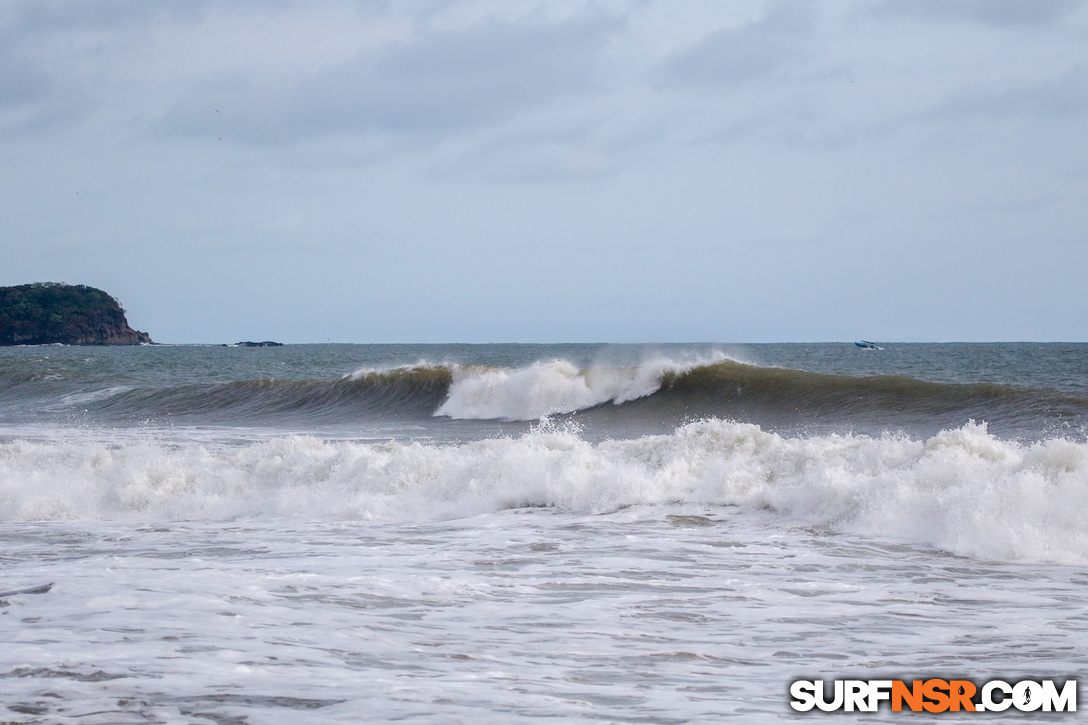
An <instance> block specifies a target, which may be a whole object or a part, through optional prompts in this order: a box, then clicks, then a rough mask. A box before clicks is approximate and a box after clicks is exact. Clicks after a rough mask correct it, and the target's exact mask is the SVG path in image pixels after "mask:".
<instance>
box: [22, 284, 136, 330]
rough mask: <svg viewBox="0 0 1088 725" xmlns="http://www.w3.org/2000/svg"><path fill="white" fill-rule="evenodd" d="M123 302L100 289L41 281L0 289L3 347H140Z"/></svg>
mask: <svg viewBox="0 0 1088 725" xmlns="http://www.w3.org/2000/svg"><path fill="white" fill-rule="evenodd" d="M150 342H151V337H150V336H149V335H148V334H147V333H146V332H140V331H139V330H133V329H132V328H131V327H129V326H128V320H126V319H125V311H124V310H123V309H121V305H120V303H118V302H117V300H115V299H114V298H113V297H111V296H109V295H108V294H106V293H105V292H103V291H102V290H100V289H95V288H94V287H88V286H86V285H82V284H77V285H69V284H59V283H56V282H38V283H35V284H22V285H17V286H15V287H0V345H51V344H55V343H61V344H63V345H140V344H144V343H150Z"/></svg>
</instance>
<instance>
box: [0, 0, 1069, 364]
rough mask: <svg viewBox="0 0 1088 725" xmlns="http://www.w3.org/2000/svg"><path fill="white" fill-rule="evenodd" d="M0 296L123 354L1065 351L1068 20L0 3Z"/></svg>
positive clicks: (688, 1)
mask: <svg viewBox="0 0 1088 725" xmlns="http://www.w3.org/2000/svg"><path fill="white" fill-rule="evenodd" d="M0 194H2V197H3V201H2V202H0V222H2V237H0V245H2V246H0V253H2V260H3V262H2V264H0V285H10V284H22V283H26V282H36V281H56V282H69V283H73V284H76V283H81V284H88V285H92V286H95V287H100V288H102V289H105V290H106V291H107V292H109V293H111V294H113V295H114V296H116V297H117V298H119V299H120V300H121V302H122V304H123V305H124V306H125V308H126V310H127V311H128V317H129V322H130V323H131V324H132V325H133V326H134V327H136V328H138V329H141V330H146V331H148V332H150V333H151V335H152V337H153V338H154V339H155V340H156V341H158V342H179V343H180V342H235V341H238V340H244V339H251V340H262V339H273V340H280V341H283V342H325V341H329V340H331V341H333V342H506V341H525V342H534V341H541V342H550V341H605V342H637V341H649V342H654V341H661V342H664V341H721V342H765V341H766V342H770V341H821V340H827V341H833V340H842V341H848V340H853V339H857V338H866V339H875V340H882V341H895V340H899V341H912V340H926V341H930V340H932V341H950V340H1075V341H1084V340H1088V281H1086V276H1088V3H1083V2H1078V1H1077V0H1047V1H1046V2H1041V1H1040V0H867V1H863V0H827V1H809V0H781V1H767V0H751V1H739V0H738V1H729V2H725V1H723V0H705V1H696V0H679V1H678V0H646V1H645V2H637V1H630V2H609V1H607V0H594V1H584V2H583V1H579V0H569V1H562V0H548V1H546V2H543V1H542V2H533V1H528V0H526V1H520V0H496V1H494V2H486V1H476V0H466V1H464V2H444V1H441V0H417V1H412V0H395V1H394V0H388V1H380V0H372V1H371V0H355V1H348V0H342V1H340V0H157V1H155V2H148V1H147V0H0Z"/></svg>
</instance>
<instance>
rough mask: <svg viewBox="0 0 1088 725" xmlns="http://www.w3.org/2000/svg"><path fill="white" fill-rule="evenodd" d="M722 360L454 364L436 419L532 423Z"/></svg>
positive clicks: (644, 392) (642, 392) (654, 386)
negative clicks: (634, 363)
mask: <svg viewBox="0 0 1088 725" xmlns="http://www.w3.org/2000/svg"><path fill="white" fill-rule="evenodd" d="M724 359H726V358H725V357H724V356H721V355H719V356H715V358H713V359H710V360H696V361H692V362H690V363H680V362H675V361H672V360H665V359H661V360H654V361H650V362H645V363H643V364H641V365H639V366H637V367H629V368H616V367H598V366H593V367H588V368H578V367H576V366H575V365H573V364H572V363H570V362H568V361H566V360H550V361H546V362H536V363H533V364H532V365H530V366H528V367H523V368H515V369H510V368H495V367H478V366H466V365H455V366H452V368H451V371H452V381H451V384H450V390H449V394H448V395H447V396H446V400H445V402H444V403H442V405H441V406H440V407H439V408H438V410H437V411H435V415H436V416H445V417H448V418H455V419H463V420H464V419H471V420H507V421H519V420H520V421H527V420H537V419H539V418H541V417H546V416H549V415H561V414H565V413H574V412H576V411H579V410H586V409H588V408H594V407H596V406H599V405H604V404H605V403H612V404H614V405H621V404H623V403H627V402H629V401H632V400H637V399H639V398H645V397H648V396H650V395H653V394H654V393H656V392H657V391H658V390H660V389H661V385H662V383H663V381H664V380H665V379H666V376H677V375H681V374H683V373H685V372H687V371H690V370H693V369H695V368H698V367H701V366H704V365H710V364H714V363H716V362H720V361H721V360H724Z"/></svg>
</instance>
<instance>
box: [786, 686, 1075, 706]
mask: <svg viewBox="0 0 1088 725" xmlns="http://www.w3.org/2000/svg"><path fill="white" fill-rule="evenodd" d="M790 696H791V697H792V698H793V699H791V700H790V706H791V707H793V709H794V710H799V711H801V712H808V711H809V710H811V709H813V708H818V709H820V710H823V711H824V712H834V711H836V710H842V711H843V712H876V711H877V710H878V709H879V708H880V704H881V703H882V702H887V703H888V704H889V705H890V706H891V709H892V712H902V711H903V710H907V711H912V712H961V711H964V712H1003V711H1005V710H1008V709H1009V708H1013V710H1014V711H1016V710H1019V711H1020V712H1035V711H1042V712H1076V711H1077V681H1076V680H1066V681H1065V683H1064V684H1063V685H1062V686H1061V687H1060V688H1059V687H1058V685H1057V684H1055V682H1054V680H1039V681H1035V680H1021V681H1020V682H1016V683H1011V684H1010V683H1008V682H1005V681H1004V680H990V681H989V682H987V683H985V684H984V685H982V687H978V686H976V685H975V683H973V682H971V681H970V680H939V679H930V680H913V681H911V682H910V683H907V682H904V681H903V680H834V684H833V686H832V688H831V694H830V696H828V692H827V688H826V687H825V685H824V682H823V681H822V680H797V681H796V682H794V683H793V684H792V685H790Z"/></svg>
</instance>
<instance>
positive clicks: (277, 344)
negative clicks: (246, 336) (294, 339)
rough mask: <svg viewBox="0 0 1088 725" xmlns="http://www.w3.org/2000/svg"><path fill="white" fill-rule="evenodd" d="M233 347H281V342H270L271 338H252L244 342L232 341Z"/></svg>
mask: <svg viewBox="0 0 1088 725" xmlns="http://www.w3.org/2000/svg"><path fill="white" fill-rule="evenodd" d="M234 346H235V347H283V343H282V342H272V341H271V340H265V341H264V342H253V341H252V340H246V341H244V342H236V343H234Z"/></svg>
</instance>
